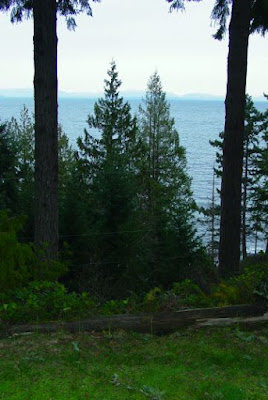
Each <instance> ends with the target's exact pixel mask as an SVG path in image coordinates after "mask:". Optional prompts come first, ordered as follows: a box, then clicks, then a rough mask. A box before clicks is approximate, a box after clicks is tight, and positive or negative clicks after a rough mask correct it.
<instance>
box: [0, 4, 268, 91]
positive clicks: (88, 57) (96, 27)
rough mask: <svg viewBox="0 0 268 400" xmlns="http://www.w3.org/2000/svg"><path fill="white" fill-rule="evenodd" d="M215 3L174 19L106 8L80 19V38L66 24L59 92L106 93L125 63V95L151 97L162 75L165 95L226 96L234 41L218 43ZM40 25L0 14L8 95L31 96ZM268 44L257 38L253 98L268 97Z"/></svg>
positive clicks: (147, 7)
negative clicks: (111, 70) (26, 91)
mask: <svg viewBox="0 0 268 400" xmlns="http://www.w3.org/2000/svg"><path fill="white" fill-rule="evenodd" d="M213 4H214V0H203V1H202V2H200V3H189V4H187V5H186V12H184V13H181V12H173V13H172V14H170V13H169V4H168V3H167V2H166V1H165V0H102V2H101V3H97V4H93V7H92V8H93V14H94V16H93V18H90V17H87V16H86V15H82V16H80V17H79V18H77V25H78V27H77V29H76V31H75V32H70V31H68V30H67V28H66V25H65V22H64V19H62V18H60V19H59V21H58V39H59V47H58V79H59V89H61V90H65V91H75V92H80V91H81V92H102V90H103V80H104V78H105V77H106V71H107V68H108V66H109V62H110V61H111V60H112V59H114V60H115V61H116V63H117V66H118V70H119V74H120V77H121V79H122V81H123V85H122V90H145V88H146V84H147V81H148V78H149V76H150V75H151V74H152V73H153V72H154V71H155V70H156V69H157V70H158V72H159V74H160V76H161V79H162V83H163V87H164V90H165V91H167V92H173V93H176V94H185V93H208V94H214V95H224V94H225V90H226V63H227V52H228V41H227V39H225V40H223V41H222V42H218V41H216V40H214V39H213V38H212V34H213V33H214V32H215V27H213V26H212V25H211V21H210V13H211V10H212V8H213ZM32 36H33V26H32V21H31V20H28V21H24V22H23V23H20V24H15V25H11V23H10V20H9V15H6V14H3V13H1V14H0V37H1V39H0V41H1V64H0V89H7V88H31V87H32V82H33V40H32ZM267 74H268V40H267V38H265V39H264V38H262V37H260V36H258V35H253V36H252V37H251V38H250V47H249V65H248V85H247V92H248V93H249V94H251V95H253V96H259V95H261V94H262V93H263V92H266V93H267V92H268V79H267Z"/></svg>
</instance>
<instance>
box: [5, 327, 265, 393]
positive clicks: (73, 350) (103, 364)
mask: <svg viewBox="0 0 268 400" xmlns="http://www.w3.org/2000/svg"><path fill="white" fill-rule="evenodd" d="M267 347H268V329H267V328H262V329H261V330H259V331H254V332H253V331H252V332H244V331H240V330H238V329H226V328H221V329H215V328H214V329H209V330H208V329H206V330H202V331H193V330H188V331H182V332H178V333H177V334H173V335H170V336H162V337H157V336H151V335H138V334H134V333H133V334H126V333H124V332H117V333H113V334H111V333H109V334H108V333H103V334H89V333H88V334H87V333H84V334H76V335H72V334H69V333H64V332H60V333H57V334H51V335H40V334H38V335H37V334H33V335H29V336H16V337H11V338H6V339H0V399H8V400H15V399H16V400H17V399H19V400H22V399H25V400H59V399H64V400H78V399H79V400H80V399H81V400H82V399H83V400H84V399H91V400H93V399H98V400H112V399H123V400H124V399H151V400H153V399H154V400H160V399H166V400H172V399H174V400H184V399H185V400H195V399H200V400H222V399H224V400H262V399H263V400H266V399H267V398H268V379H267V371H268V354H267Z"/></svg>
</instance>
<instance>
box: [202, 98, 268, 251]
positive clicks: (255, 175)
mask: <svg viewBox="0 0 268 400" xmlns="http://www.w3.org/2000/svg"><path fill="white" fill-rule="evenodd" d="M245 113H246V114H245V135H244V143H243V170H242V195H241V222H242V235H241V241H242V250H243V258H245V257H246V254H247V242H248V239H249V238H251V239H252V237H253V238H254V240H255V252H256V251H257V244H258V240H260V239H261V240H262V241H263V239H266V237H267V234H268V233H267V231H268V228H267V212H268V209H267V204H268V203H267V188H268V171H267V165H268V162H267V160H268V156H267V154H268V150H267V149H268V147H267V143H268V134H267V132H268V112H267V111H266V112H264V113H261V112H260V111H258V110H257V108H256V107H255V105H254V103H253V101H252V99H251V97H250V96H248V95H247V96H246V108H245ZM210 144H211V145H212V146H213V147H215V148H216V150H217V151H216V164H217V166H216V168H215V173H216V176H217V177H221V176H222V161H223V158H222V154H223V132H221V133H220V134H219V139H217V140H214V141H210ZM214 209H215V207H214ZM205 211H206V210H205ZM207 211H209V210H207Z"/></svg>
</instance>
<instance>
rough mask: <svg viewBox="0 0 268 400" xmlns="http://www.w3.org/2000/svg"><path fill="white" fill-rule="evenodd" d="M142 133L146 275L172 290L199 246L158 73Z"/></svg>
mask: <svg viewBox="0 0 268 400" xmlns="http://www.w3.org/2000/svg"><path fill="white" fill-rule="evenodd" d="M139 128H140V134H139V143H140V147H141V149H142V153H143V154H142V155H141V156H140V159H139V160H138V162H137V165H138V171H139V173H138V182H139V185H138V187H139V204H140V209H141V210H142V211H141V212H143V214H144V217H143V220H144V225H145V226H147V227H148V228H149V229H150V232H149V234H148V235H147V244H146V247H147V258H148V264H149V271H148V274H149V277H150V279H151V282H152V283H154V284H163V285H165V286H168V284H170V283H171V282H172V281H174V280H176V279H177V280H178V279H179V278H182V277H185V276H186V275H187V274H188V276H189V274H190V273H191V271H190V269H191V265H192V264H193V260H194V252H195V250H196V245H197V242H196V240H195V236H194V228H193V209H194V201H193V198H192V192H191V188H190V183H191V180H190V178H189V176H188V175H187V172H186V156H185V149H184V148H183V147H182V146H181V145H180V143H179V135H178V132H177V131H176V129H175V124H174V120H173V118H171V116H170V111H169V105H168V103H167V101H166V94H165V93H164V92H163V89H162V85H161V81H160V77H159V75H158V74H157V72H155V73H154V74H153V75H152V76H151V78H150V79H149V82H148V88H147V93H146V97H145V100H144V104H143V106H141V107H140V126H139Z"/></svg>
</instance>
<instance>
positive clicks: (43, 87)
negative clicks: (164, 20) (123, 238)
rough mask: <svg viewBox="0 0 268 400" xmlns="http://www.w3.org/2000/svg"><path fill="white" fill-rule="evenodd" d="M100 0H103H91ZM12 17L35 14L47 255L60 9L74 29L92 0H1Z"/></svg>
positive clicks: (38, 229) (41, 233)
mask: <svg viewBox="0 0 268 400" xmlns="http://www.w3.org/2000/svg"><path fill="white" fill-rule="evenodd" d="M92 1H100V0H92ZM10 9H11V21H12V22H17V21H21V20H22V19H23V17H24V16H26V18H27V17H29V16H33V21H34V74H35V75H34V99H35V161H36V162H35V242H36V244H37V245H41V244H42V243H44V242H45V243H47V244H48V246H47V256H48V258H53V257H55V256H56V254H57V251H58V142H57V139H58V133H57V129H58V127H57V125H58V104H57V97H58V82H57V13H58V14H59V15H62V16H64V17H65V18H66V21H67V25H68V27H69V28H71V29H74V28H75V26H76V24H75V19H74V17H75V16H76V15H78V14H80V13H81V12H83V11H85V12H86V13H87V14H88V15H92V12H91V6H90V1H89V0H59V1H56V0H46V1H44V0H0V11H8V10H10Z"/></svg>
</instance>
